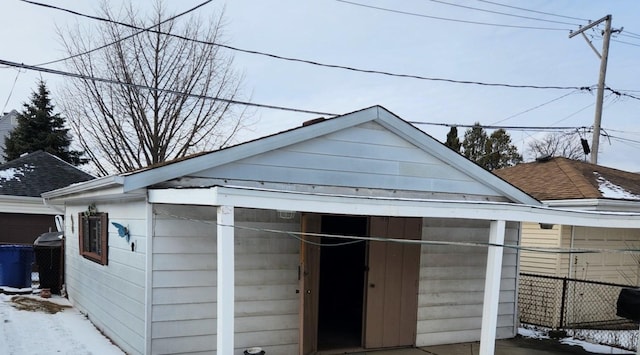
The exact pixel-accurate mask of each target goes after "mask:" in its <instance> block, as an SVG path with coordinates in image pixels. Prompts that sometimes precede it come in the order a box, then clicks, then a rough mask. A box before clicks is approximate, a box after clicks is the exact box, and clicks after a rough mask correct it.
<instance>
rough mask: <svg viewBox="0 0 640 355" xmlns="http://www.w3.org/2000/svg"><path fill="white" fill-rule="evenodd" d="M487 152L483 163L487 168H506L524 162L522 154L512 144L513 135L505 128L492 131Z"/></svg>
mask: <svg viewBox="0 0 640 355" xmlns="http://www.w3.org/2000/svg"><path fill="white" fill-rule="evenodd" d="M485 152H486V155H485V157H484V159H483V160H482V164H481V165H482V166H483V167H484V168H485V169H487V170H495V169H501V168H506V167H508V166H513V165H516V164H518V163H521V162H522V155H520V154H519V153H518V148H516V146H514V145H513V144H511V137H510V136H509V134H508V133H507V132H506V131H505V130H504V129H499V130H496V131H494V132H493V133H491V135H490V136H489V139H488V140H487V147H486V149H485Z"/></svg>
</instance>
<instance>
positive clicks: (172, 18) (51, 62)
mask: <svg viewBox="0 0 640 355" xmlns="http://www.w3.org/2000/svg"><path fill="white" fill-rule="evenodd" d="M212 1H213V0H207V1H205V2H203V3H201V4H199V5H196V6H195V7H192V8H190V9H188V10H186V11H183V12H181V13H179V14H177V15H174V16H171V17H169V18H168V19H166V20H163V21H160V22H158V23H157V24H154V25H152V26H149V27H147V28H145V29H143V30H140V31H138V32H136V33H134V34H131V35H128V36H125V37H122V38H120V39H118V40H117V41H113V42H111V43H107V44H105V45H103V46H100V47H97V48H93V49H90V50H88V51H86V52H82V53H77V54H74V55H71V56H68V57H66V58H61V59H56V60H52V61H49V62H44V63H40V64H35V65H36V66H38V67H43V66H46V65H50V64H55V63H59V62H64V61H67V60H69V59H73V58H77V57H80V56H84V55H87V54H90V53H93V52H95V51H99V50H101V49H104V48H107V47H110V46H112V45H114V44H117V43H120V42H122V41H125V40H127V39H129V38H132V37H135V36H137V35H139V34H141V33H143V32H146V31H149V30H151V29H152V28H154V27H157V26H159V25H162V24H164V23H167V22H169V21H173V20H175V19H177V18H178V17H180V16H184V15H186V14H188V13H190V12H193V11H195V10H197V9H199V8H201V7H203V6H204V5H207V4H209V3H210V2H212Z"/></svg>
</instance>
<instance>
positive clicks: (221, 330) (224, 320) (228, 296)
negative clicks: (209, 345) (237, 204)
mask: <svg viewBox="0 0 640 355" xmlns="http://www.w3.org/2000/svg"><path fill="white" fill-rule="evenodd" d="M217 217H218V218H217V225H218V227H217V243H216V244H217V252H218V255H217V258H218V260H217V261H218V270H217V276H218V281H217V284H216V288H217V295H218V298H217V310H218V314H217V325H218V329H217V332H216V338H217V347H216V349H217V350H216V354H218V355H231V354H233V348H234V344H233V340H234V339H233V338H234V297H235V296H234V293H235V281H234V278H235V260H234V259H235V251H234V227H233V226H234V223H235V221H234V215H233V206H220V207H218V216H217Z"/></svg>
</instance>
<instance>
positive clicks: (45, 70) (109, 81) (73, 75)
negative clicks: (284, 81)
mask: <svg viewBox="0 0 640 355" xmlns="http://www.w3.org/2000/svg"><path fill="white" fill-rule="evenodd" d="M0 64H4V65H8V66H11V67H15V68H22V69H26V70H32V71H37V72H41V73H48V74H55V75H61V76H66V77H71V78H76V79H83V80H90V81H97V82H103V83H107V84H115V85H123V86H127V87H133V88H138V89H146V90H151V91H159V92H164V93H169V94H174V95H181V96H188V97H193V98H196V99H204V100H218V101H222V102H227V103H231V104H238V105H244V106H252V107H259V108H266V109H272V110H280V111H290V112H299V113H308V114H313V115H326V116H338V114H335V113H328V112H322V111H312V110H304V109H297V108H292V107H284V106H276V105H267V104H259V103H255V102H248V101H238V100H230V99H225V98H221V97H213V96H206V95H196V94H190V93H184V92H180V91H176V90H169V89H161V88H155V87H150V86H146V85H140V84H133V83H125V82H121V81H117V80H112V79H106V78H99V77H95V76H87V75H82V74H76V73H70V72H66V71H62V70H56V69H50V68H42V67H36V66H33V65H27V64H22V63H16V62H11V61H8V60H4V59H0Z"/></svg>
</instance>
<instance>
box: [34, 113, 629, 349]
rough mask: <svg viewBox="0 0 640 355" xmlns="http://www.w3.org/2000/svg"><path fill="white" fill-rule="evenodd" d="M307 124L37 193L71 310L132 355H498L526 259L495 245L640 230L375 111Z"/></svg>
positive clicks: (509, 330) (513, 321)
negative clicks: (542, 235)
mask: <svg viewBox="0 0 640 355" xmlns="http://www.w3.org/2000/svg"><path fill="white" fill-rule="evenodd" d="M313 122H314V123H313V124H308V125H305V126H303V127H299V128H296V129H292V130H289V131H285V132H281V133H279V134H276V135H272V136H268V137H265V138H261V139H258V140H254V141H251V142H247V143H244V144H240V145H236V146H233V147H229V148H225V149H222V150H219V151H215V152H210V153H203V154H198V155H196V156H193V157H191V158H186V159H181V160H179V161H175V162H169V163H166V164H162V165H158V166H154V167H149V168H146V169H142V170H139V171H135V172H131V173H126V174H120V175H115V176H109V177H104V178H99V179H96V180H93V181H89V182H86V183H82V184H77V185H72V186H69V187H66V188H63V189H59V190H56V191H51V192H48V193H45V194H43V198H44V199H45V201H46V202H47V203H48V204H54V205H58V206H61V207H62V206H63V207H64V210H65V212H64V214H65V235H66V246H65V251H66V253H67V254H66V257H65V260H66V262H67V264H66V280H67V284H66V287H67V292H68V296H69V300H70V301H71V303H72V304H73V305H74V306H76V307H77V308H78V309H79V310H80V311H82V312H83V313H84V314H86V315H87V316H88V317H89V319H90V320H91V321H92V322H93V323H94V324H95V325H96V326H97V327H98V328H99V329H100V330H101V331H102V332H104V334H105V335H107V336H108V337H109V338H110V339H112V340H113V341H114V342H115V343H116V344H117V345H118V346H120V347H121V348H122V349H123V350H124V351H125V352H127V353H129V354H163V353H193V354H211V353H214V351H217V353H218V354H221V355H228V354H236V355H240V354H242V353H243V351H244V349H246V348H249V347H261V348H263V349H264V350H265V351H266V353H267V354H279V355H289V354H315V353H317V352H318V351H323V350H330V351H343V352H344V351H357V350H360V351H362V348H366V349H378V348H393V347H402V346H424V345H430V344H446V343H456V342H464V341H475V340H481V343H480V354H483V355H488V354H492V353H493V349H494V348H493V347H494V345H495V339H496V338H509V337H513V336H515V335H516V331H517V326H518V317H517V314H516V290H517V287H516V285H517V275H518V272H517V271H518V266H517V260H518V255H517V251H516V249H514V248H500V247H497V246H491V247H489V246H488V244H487V243H489V242H490V243H493V244H494V245H495V244H498V245H499V244H502V243H503V242H504V243H507V244H510V245H512V246H515V245H517V244H518V242H519V230H520V221H521V220H523V218H525V219H524V220H533V221H541V222H544V223H563V222H568V221H572V222H575V223H577V224H581V223H582V224H584V225H590V224H595V225H605V226H623V227H624V226H631V227H634V228H638V227H640V216H630V217H628V216H626V217H625V219H621V218H620V216H617V215H602V216H601V218H598V219H597V220H595V219H593V218H591V217H592V216H586V217H585V216H584V215H583V213H580V212H560V213H556V212H555V211H553V210H551V209H545V208H544V207H541V206H540V203H539V202H538V201H537V200H535V199H534V198H532V197H530V196H529V195H527V194H525V193H523V192H522V191H521V190H519V189H517V188H515V187H513V186H512V185H510V184H508V183H506V182H505V181H504V180H502V179H500V178H498V177H496V176H495V175H493V174H491V173H490V172H488V171H486V170H484V169H482V168H481V167H479V166H478V165H476V164H474V163H472V162H470V161H469V160H467V159H465V158H464V157H462V156H461V155H459V154H457V153H456V152H454V151H452V150H451V149H449V148H447V147H446V146H444V145H443V144H441V143H439V142H438V141H436V140H435V139H433V138H432V137H430V136H428V135H427V134H425V133H424V132H422V131H420V130H419V129H417V128H415V127H414V126H412V125H411V124H409V123H407V122H406V121H403V120H402V119H400V118H398V117H397V116H395V115H393V114H392V113H390V112H388V111H387V110H385V109H384V108H382V107H379V106H375V107H371V108H368V109H364V110H361V111H357V112H354V113H350V114H346V115H343V116H339V117H336V118H332V119H327V120H314V121H313ZM528 218H531V219H528ZM318 233H320V234H318ZM328 235H343V236H344V235H351V236H360V237H365V238H369V237H375V238H376V239H375V240H371V239H370V238H369V239H367V240H364V241H361V242H356V243H354V241H353V240H351V239H336V238H334V237H330V236H328ZM387 239H393V240H392V241H384V240H387ZM338 349H340V350H338ZM341 353H342V352H341Z"/></svg>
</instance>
